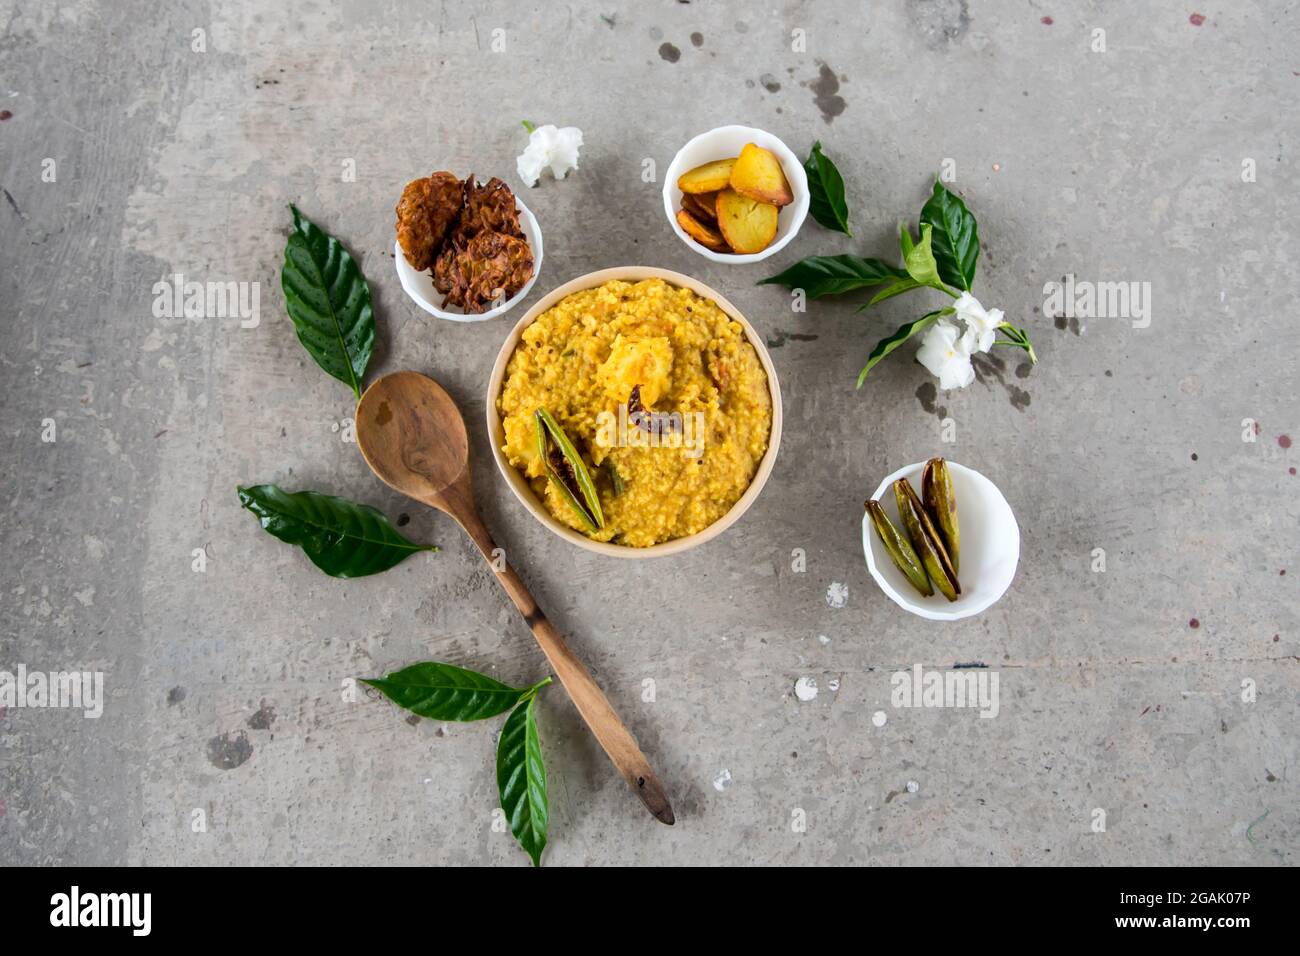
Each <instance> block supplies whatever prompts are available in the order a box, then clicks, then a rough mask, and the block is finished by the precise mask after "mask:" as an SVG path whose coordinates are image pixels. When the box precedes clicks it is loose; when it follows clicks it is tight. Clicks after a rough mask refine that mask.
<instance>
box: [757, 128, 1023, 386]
mask: <svg viewBox="0 0 1300 956" xmlns="http://www.w3.org/2000/svg"><path fill="white" fill-rule="evenodd" d="M814 153H815V154H818V153H819V150H818V148H817V146H814ZM823 158H824V157H823ZM809 162H812V157H810V158H809ZM805 168H807V167H805ZM811 183H812V177H811V175H810V177H809V185H810V189H812V188H813V187H812V185H811ZM821 221H822V220H821V219H820V218H818V222H821ZM837 221H838V220H837ZM847 221H848V213H847V210H846V211H845V214H844V222H845V223H847ZM823 225H825V223H823ZM919 225H920V229H919V231H920V239H919V240H917V239H914V238H913V237H912V232H911V229H909V228H908V226H907V225H906V224H902V223H900V225H899V230H898V244H899V249H900V251H901V252H902V256H903V268H902V269H898V268H895V267H893V266H890V265H888V264H887V263H884V262H882V261H880V260H879V259H868V258H861V257H859V256H853V255H838V256H810V257H809V258H807V259H803V260H801V261H800V262H796V263H795V264H794V265H792V266H790V267H789V268H788V269H786V270H785V271H783V272H781V273H778V274H777V275H774V276H769V277H768V278H766V279H761V280H759V285H764V284H774V285H780V286H784V287H786V288H787V289H802V290H803V292H804V294H805V295H806V296H807V297H808V298H810V299H816V298H819V297H820V296H823V295H842V294H844V293H846V292H853V291H856V290H858V289H867V288H873V287H875V286H884V288H883V289H881V290H880V291H879V292H877V293H876V294H875V295H874V296H872V297H871V299H869V300H868V301H867V302H866V304H865V305H862V306H860V307H859V309H858V311H862V310H864V309H867V308H870V307H871V306H873V305H875V304H876V303H878V302H883V301H885V300H886V299H892V298H893V297H894V296H896V295H902V294H903V293H904V292H911V291H912V290H913V289H937V290H938V291H941V292H943V293H945V294H946V295H948V296H950V297H951V298H954V299H956V298H959V293H961V292H969V291H970V290H971V286H972V284H973V283H974V281H975V265H976V263H977V262H978V260H979V254H980V243H979V227H978V225H977V223H976V221H975V215H974V213H972V212H971V211H970V209H968V208H967V206H966V204H965V203H964V202H963V201H962V200H961V197H959V196H957V195H956V194H955V193H953V192H951V191H950V190H949V189H948V188H947V187H946V186H944V184H943V183H942V182H940V181H939V180H937V179H936V180H935V182H934V189H933V191H932V192H931V194H930V198H929V199H927V200H926V203H925V205H924V206H923V207H922V208H921V216H920V224H919ZM832 228H833V227H832ZM844 231H845V232H847V229H846V230H844ZM954 311H955V310H954V309H952V308H951V307H948V308H945V309H940V310H938V311H934V312H928V313H926V314H925V315H923V316H922V317H921V318H919V319H916V320H914V321H912V322H908V323H906V324H904V325H902V326H900V327H899V328H898V329H897V330H896V331H895V332H894V333H893V334H892V335H890V336H888V337H887V338H884V339H881V340H880V341H879V342H878V343H876V347H875V348H874V349H872V351H871V355H870V356H868V358H867V364H866V365H865V366H863V368H862V371H861V373H859V375H858V383H857V387H858V388H861V387H862V384H863V382H865V381H866V379H867V374H868V373H869V372H870V371H871V369H872V368H873V367H874V366H875V365H876V363H877V362H879V361H880V360H881V359H882V358H884V357H885V356H886V355H888V354H890V353H891V352H893V351H894V350H895V349H897V348H898V347H899V346H900V345H902V344H903V343H904V342H906V341H907V340H908V339H910V338H911V337H912V336H914V335H917V334H919V333H920V332H923V331H924V330H925V329H927V328H929V327H930V326H931V325H932V324H934V322H935V321H937V319H938V318H939V317H940V316H943V315H951V314H952V313H953V312H954ZM998 331H999V332H1000V333H1001V334H1002V336H1003V337H1002V338H1000V339H998V340H997V341H996V342H995V343H994V344H995V345H1004V346H1010V347H1012V348H1019V349H1023V350H1024V351H1025V353H1026V354H1027V355H1028V356H1029V361H1030V362H1034V363H1036V362H1037V361H1038V356H1037V355H1036V354H1035V353H1034V347H1033V344H1032V343H1031V342H1030V341H1029V333H1027V332H1026V331H1025V330H1024V329H1021V328H1017V327H1016V326H1014V325H1012V324H1011V323H1010V322H1003V323H1002V324H1001V325H1000V326H998Z"/></svg>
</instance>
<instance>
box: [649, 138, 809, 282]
mask: <svg viewBox="0 0 1300 956" xmlns="http://www.w3.org/2000/svg"><path fill="white" fill-rule="evenodd" d="M808 202H809V195H808V176H807V174H806V173H805V172H804V168H803V164H801V163H800V162H799V159H798V157H797V156H795V154H794V153H792V152H791V151H790V148H789V147H788V146H786V145H785V143H783V142H781V140H780V139H778V138H777V137H775V136H773V135H772V134H771V133H768V132H766V131H764V130H761V129H755V128H754V127H752V126H719V127H718V128H717V129H711V130H709V131H708V132H707V133H701V134H700V135H699V136H696V137H695V138H694V139H692V140H691V141H690V142H689V143H687V144H686V145H685V146H683V147H682V148H681V149H680V150H679V151H678V153H677V155H676V156H674V157H673V161H672V163H670V164H669V166H668V171H667V172H666V173H665V174H664V213H665V214H666V215H667V216H668V223H669V225H671V226H672V228H673V232H675V233H677V236H678V238H679V239H681V240H682V242H684V243H686V244H687V245H688V246H690V247H691V248H692V249H694V250H695V251H696V252H698V253H699V254H700V255H702V256H704V257H705V258H706V259H710V260H712V261H713V262H723V263H727V264H730V265H744V264H745V263H748V262H759V261H761V260H763V259H766V258H767V257H768V256H770V255H772V254H773V253H776V252H779V251H780V250H781V249H783V248H785V246H786V244H787V243H789V242H790V240H791V239H793V238H794V237H795V235H796V234H797V233H798V232H799V229H800V227H802V226H803V222H804V220H805V219H806V218H807V217H808ZM710 213H712V218H710Z"/></svg>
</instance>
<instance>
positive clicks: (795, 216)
mask: <svg viewBox="0 0 1300 956" xmlns="http://www.w3.org/2000/svg"><path fill="white" fill-rule="evenodd" d="M746 143H754V144H755V145H757V146H762V147H763V148H764V149H767V150H771V151H772V152H773V153H775V154H776V158H777V159H779V160H780V161H781V168H782V169H783V170H784V171H785V178H786V179H787V180H788V181H789V183H790V191H791V192H793V193H794V202H792V203H789V204H788V205H785V206H782V207H781V214H780V215H779V216H778V217H777V220H776V238H775V239H773V240H772V244H771V245H770V246H768V247H767V248H766V249H764V250H763V251H762V252H752V253H750V254H748V255H743V256H742V255H735V254H734V253H730V252H714V251H713V250H712V249H707V248H705V247H704V246H702V245H700V244H699V243H698V242H696V241H695V240H694V239H692V238H691V237H690V236H688V235H687V234H686V231H685V230H684V229H682V227H681V226H679V225H678V224H677V210H678V209H680V208H681V205H682V191H681V190H680V189H678V188H677V180H678V179H679V178H680V177H681V175H682V173H684V172H687V171H688V170H692V169H694V168H695V167H696V166H703V165H704V164H705V163H711V162H713V161H714V160H715V159H726V158H728V157H729V156H738V155H739V154H740V151H741V149H743V148H744V146H745V144H746ZM808 201H809V197H808V174H807V173H805V172H804V169H803V164H802V163H800V162H799V158H798V157H797V156H795V154H794V153H792V152H790V148H789V147H788V146H786V145H785V143H783V142H781V141H780V140H779V139H777V138H776V137H775V136H773V135H772V134H771V133H768V132H765V131H763V130H761V129H754V127H752V126H719V127H718V128H717V129H711V130H709V131H708V132H707V133H701V134H700V135H699V136H696V137H695V138H694V139H693V140H691V141H690V142H689V143H687V144H686V145H685V146H683V147H682V148H681V149H680V150H678V152H677V155H676V156H674V157H673V161H672V162H671V163H670V164H669V166H668V171H667V172H666V173H664V214H665V215H667V216H668V224H669V225H671V226H672V227H673V232H675V233H677V238H679V239H681V241H682V242H684V243H686V244H687V245H688V246H690V247H691V248H692V249H694V250H695V251H696V252H698V253H699V254H700V255H702V256H704V258H706V259H711V260H713V261H714V262H725V263H727V264H728V265H733V266H739V265H744V264H745V263H747V262H759V261H761V260H763V259H766V258H767V257H768V256H770V255H774V254H775V253H778V252H780V251H781V250H782V249H784V248H785V247H786V244H787V243H789V242H790V240H791V239H793V238H794V237H795V235H796V234H797V233H798V232H799V229H800V227H801V226H802V225H803V221H804V220H805V219H806V218H808Z"/></svg>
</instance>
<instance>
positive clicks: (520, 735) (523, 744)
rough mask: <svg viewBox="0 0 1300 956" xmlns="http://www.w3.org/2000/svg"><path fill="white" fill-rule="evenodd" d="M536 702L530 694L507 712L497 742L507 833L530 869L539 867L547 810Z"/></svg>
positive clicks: (498, 782)
mask: <svg viewBox="0 0 1300 956" xmlns="http://www.w3.org/2000/svg"><path fill="white" fill-rule="evenodd" d="M536 699H537V698H536V695H535V694H530V695H529V696H528V699H527V700H524V701H523V702H521V703H520V704H519V705H518V706H517V707H515V709H514V710H513V711H511V712H510V716H509V717H507V718H506V723H505V726H504V727H502V728H501V738H500V739H499V740H498V741H497V788H498V789H499V790H500V792H501V809H502V810H504V811H505V815H506V819H507V820H508V821H509V822H510V832H511V833H513V834H514V835H515V839H516V840H518V841H519V845H520V846H522V847H523V848H524V850H525V851H526V852H527V853H528V855H529V856H530V857H532V860H533V866H541V863H542V851H543V850H544V849H546V825H547V820H548V815H549V812H550V811H549V807H548V803H547V797H546V765H545V764H544V763H543V762H542V745H541V740H540V739H539V738H538V736H537V717H536V715H535V714H534V713H533V703H534V702H535V701H536Z"/></svg>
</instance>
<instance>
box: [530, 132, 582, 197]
mask: <svg viewBox="0 0 1300 956" xmlns="http://www.w3.org/2000/svg"><path fill="white" fill-rule="evenodd" d="M581 147H582V130H580V129H578V128H577V127H576V126H566V127H564V129H556V128H555V127H554V126H549V125H548V126H539V127H537V128H536V129H534V130H532V132H530V133H529V134H528V146H527V148H526V149H525V150H524V152H523V155H522V156H520V157H518V158H517V159H516V160H515V168H516V169H518V170H519V178H520V179H522V180H523V181H524V185H525V186H536V185H537V180H538V179H539V178H540V177H541V175H542V170H543V169H546V168H547V167H548V166H549V167H550V169H551V175H552V176H554V177H555V178H556V179H563V178H564V177H565V176H566V175H568V172H569V170H571V169H577V168H578V150H579V149H580V148H581Z"/></svg>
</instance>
